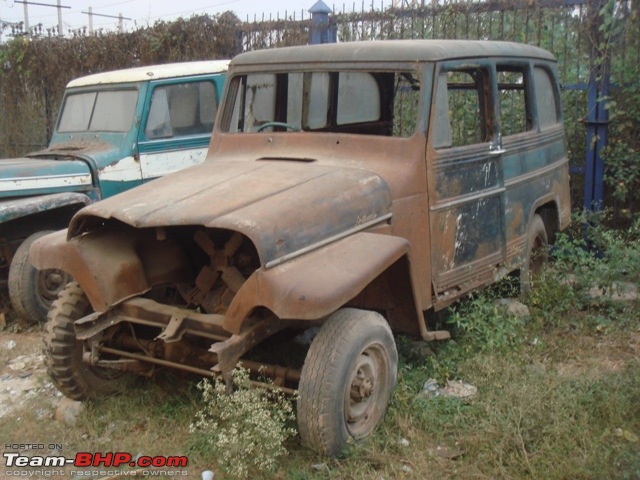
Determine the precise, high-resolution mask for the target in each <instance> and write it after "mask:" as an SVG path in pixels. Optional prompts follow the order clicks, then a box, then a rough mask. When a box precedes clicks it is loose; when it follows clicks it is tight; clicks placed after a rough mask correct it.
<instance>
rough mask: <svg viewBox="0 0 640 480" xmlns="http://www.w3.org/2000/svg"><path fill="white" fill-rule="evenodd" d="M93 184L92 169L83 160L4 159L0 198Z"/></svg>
mask: <svg viewBox="0 0 640 480" xmlns="http://www.w3.org/2000/svg"><path fill="white" fill-rule="evenodd" d="M90 188H92V178H91V171H90V169H89V166H88V165H87V164H86V162H84V161H82V160H67V161H64V162H60V161H56V160H45V159H36V158H8V159H2V160H0V198H8V197H22V196H27V195H29V196H30V195H36V194H44V193H57V192H69V191H82V190H87V189H90Z"/></svg>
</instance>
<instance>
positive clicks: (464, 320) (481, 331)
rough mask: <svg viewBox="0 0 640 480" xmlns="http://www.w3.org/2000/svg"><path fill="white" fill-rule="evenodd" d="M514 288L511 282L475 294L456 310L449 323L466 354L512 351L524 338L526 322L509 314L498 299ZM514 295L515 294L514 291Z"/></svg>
mask: <svg viewBox="0 0 640 480" xmlns="http://www.w3.org/2000/svg"><path fill="white" fill-rule="evenodd" d="M505 286H506V287H507V288H506V289H507V291H508V290H510V289H511V285H510V283H509V280H508V279H506V280H504V281H503V282H502V283H501V284H499V285H497V286H495V287H494V288H492V289H486V290H481V291H479V292H474V293H472V294H471V295H469V297H468V298H467V299H465V300H463V301H462V302H460V304H459V305H456V306H455V307H453V308H452V312H451V316H450V318H449V319H448V320H447V323H449V324H450V325H451V326H453V335H454V336H455V337H456V338H457V339H458V342H459V343H460V345H461V347H462V348H463V349H464V350H465V351H468V352H469V351H484V350H509V349H512V348H513V347H515V346H517V345H518V344H519V343H521V342H522V339H523V326H524V324H523V320H522V319H521V318H519V317H517V316H515V315H512V314H509V313H507V311H506V307H505V306H503V305H501V304H500V303H499V302H498V301H497V300H498V298H500V297H501V296H503V295H502V294H504V290H505ZM511 293H512V294H513V293H514V292H513V291H512V292H511Z"/></svg>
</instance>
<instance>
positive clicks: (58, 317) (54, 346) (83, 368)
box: [44, 282, 133, 400]
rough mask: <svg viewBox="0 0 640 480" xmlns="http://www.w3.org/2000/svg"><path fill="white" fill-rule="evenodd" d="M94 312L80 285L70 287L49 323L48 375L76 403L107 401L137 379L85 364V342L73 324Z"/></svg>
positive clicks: (50, 315) (46, 360) (46, 339)
mask: <svg viewBox="0 0 640 480" xmlns="http://www.w3.org/2000/svg"><path fill="white" fill-rule="evenodd" d="M91 312H92V309H91V305H90V304H89V300H88V299H87V296H86V295H85V293H84V291H83V290H82V288H81V287H80V285H78V283H77V282H71V283H69V284H68V285H67V286H66V287H65V289H64V290H63V291H62V292H61V293H60V296H59V297H58V299H57V300H56V301H55V302H53V306H52V308H51V311H50V312H49V318H48V321H47V326H46V331H45V338H44V354H45V364H46V367H47V372H48V373H49V376H50V377H51V379H52V380H53V383H54V384H55V386H56V387H57V388H58V390H60V391H61V392H62V393H63V394H64V395H65V396H67V397H69V398H71V399H73V400H89V399H95V398H101V397H105V396H107V395H111V394H113V393H117V392H119V391H121V390H122V389H124V387H125V386H126V384H127V383H128V382H129V381H130V380H131V379H132V378H133V375H132V374H131V373H128V372H122V371H119V370H113V369H110V368H102V367H95V366H92V365H89V364H88V363H86V362H84V361H83V360H82V352H83V346H82V342H81V341H79V340H77V339H76V335H75V330H74V327H73V323H74V322H75V321H76V320H78V319H80V318H82V317H85V316H87V315H89V314H90V313H91Z"/></svg>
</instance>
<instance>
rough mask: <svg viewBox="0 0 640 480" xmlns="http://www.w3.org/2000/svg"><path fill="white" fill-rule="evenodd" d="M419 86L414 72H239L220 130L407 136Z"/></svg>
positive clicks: (414, 117)
mask: <svg viewBox="0 0 640 480" xmlns="http://www.w3.org/2000/svg"><path fill="white" fill-rule="evenodd" d="M419 90H420V81H419V77H418V75H417V74H415V73H413V72H395V71H392V72H367V71H361V70H359V71H308V72H293V73H257V74H247V75H237V76H235V77H234V78H233V79H232V80H231V84H230V86H229V93H228V97H227V102H226V105H225V109H224V114H223V119H222V126H221V129H222V131H225V132H229V133H257V132H299V131H307V132H339V133H354V134H363V135H382V136H395V137H409V136H411V135H412V134H413V132H414V131H415V126H416V121H417V112H418V99H419Z"/></svg>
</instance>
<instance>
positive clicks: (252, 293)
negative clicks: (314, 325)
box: [224, 232, 409, 334]
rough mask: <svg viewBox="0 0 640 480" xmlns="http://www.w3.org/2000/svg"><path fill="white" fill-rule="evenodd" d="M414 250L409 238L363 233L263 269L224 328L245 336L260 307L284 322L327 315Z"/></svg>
mask: <svg viewBox="0 0 640 480" xmlns="http://www.w3.org/2000/svg"><path fill="white" fill-rule="evenodd" d="M408 252H409V243H408V242H407V241H406V239H404V238H400V237H394V236H390V235H381V234H375V233H367V232H361V233H357V234H355V235H352V236H349V237H347V238H344V239H342V240H339V241H337V242H334V243H332V244H330V245H327V246H325V247H323V248H320V249H318V250H314V251H312V252H310V253H308V254H305V255H302V256H300V257H297V258H294V259H292V260H290V261H288V262H285V263H283V264H280V265H278V266H276V267H273V268H268V269H265V268H264V267H262V268H260V269H258V270H256V271H255V272H254V273H253V275H251V277H249V279H248V280H247V281H246V282H245V284H244V285H243V286H242V288H241V289H240V290H239V291H238V293H237V294H236V296H235V298H234V300H233V302H232V303H231V305H230V307H229V310H228V311H227V315H226V319H225V322H224V328H225V330H227V331H229V332H231V333H236V334H237V333H239V332H240V330H241V329H242V326H243V322H244V321H245V320H246V319H247V318H248V317H249V315H250V314H251V312H252V311H253V310H254V309H255V308H257V307H266V308H268V309H269V310H271V311H272V312H273V313H274V314H275V315H276V316H278V317H279V318H280V319H282V320H318V319H321V318H323V317H326V316H327V315H329V314H330V313H332V312H334V311H336V310H337V309H339V308H340V307H342V306H343V305H345V304H346V303H347V302H348V301H349V300H351V299H353V298H354V297H356V296H357V295H358V294H359V293H360V292H361V291H362V290H364V289H365V288H366V287H367V285H369V283H371V282H372V281H373V280H374V279H375V278H376V277H378V276H379V275H380V274H381V273H382V272H384V271H385V270H386V269H387V268H389V267H390V266H391V265H393V264H394V263H395V262H396V261H397V260H398V259H399V258H401V257H402V256H404V255H407V254H408Z"/></svg>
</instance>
